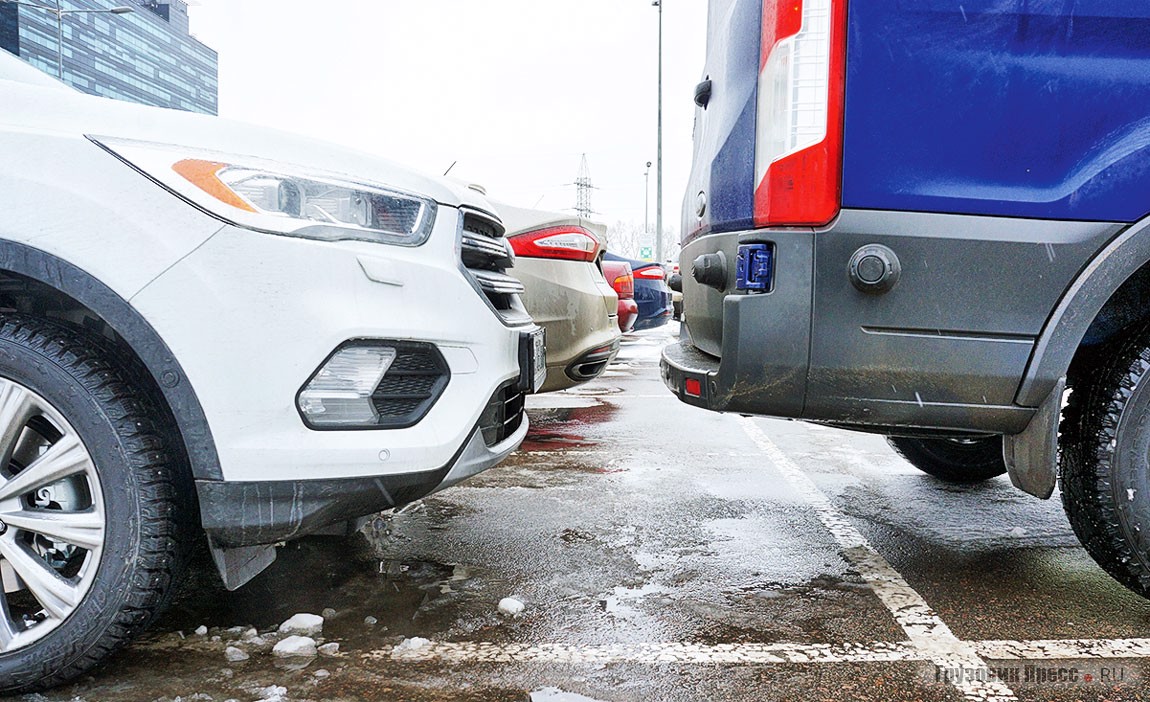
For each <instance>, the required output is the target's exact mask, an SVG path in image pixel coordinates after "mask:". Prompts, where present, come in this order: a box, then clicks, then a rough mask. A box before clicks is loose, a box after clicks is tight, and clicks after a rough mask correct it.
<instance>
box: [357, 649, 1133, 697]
mask: <svg viewBox="0 0 1150 702" xmlns="http://www.w3.org/2000/svg"><path fill="white" fill-rule="evenodd" d="M964 645H965V646H968V647H969V648H970V649H971V650H973V651H975V652H976V653H977V654H978V655H979V656H981V657H982V658H983V659H986V660H998V661H1069V660H1079V659H1118V658H1146V657H1150V639H1115V640H1101V639H1065V640H1050V641H971V642H965V644H964ZM361 658H362V659H364V660H383V659H391V660H402V661H443V662H445V663H572V664H584V663H589V664H606V663H641V664H642V663H645V664H652V663H684V664H726V665H772V664H784V663H831V664H834V663H895V662H909V661H930V662H932V663H935V665H938V661H937V654H936V652H934V651H930V650H926V649H924V648H923V647H922V646H920V645H919V644H917V643H915V642H895V643H892V642H885V641H875V642H871V643H847V644H786V643H778V644H764V643H742V644H716V645H711V646H707V645H702V644H691V643H650V644H620V645H615V646H576V645H566V644H535V645H531V644H516V643H510V644H496V643H487V642H462V643H445V642H431V641H428V642H427V643H425V644H423V645H422V646H420V645H413V644H410V643H409V644H408V646H406V647H403V648H398V647H388V648H383V649H380V650H377V651H371V652H368V653H364V654H362V655H361ZM989 668H990V666H988V665H987V664H986V663H985V662H984V661H983V660H979V661H978V664H977V665H976V666H974V669H979V670H981V669H989ZM968 669H970V668H968ZM979 699H987V698H984V697H980V698H979Z"/></svg>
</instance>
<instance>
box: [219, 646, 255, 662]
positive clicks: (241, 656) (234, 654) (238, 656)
mask: <svg viewBox="0 0 1150 702" xmlns="http://www.w3.org/2000/svg"><path fill="white" fill-rule="evenodd" d="M224 658H226V659H227V661H228V662H229V663H239V662H240V661H246V660H247V659H249V658H251V656H249V655H248V654H247V652H246V651H244V650H243V649H242V648H236V647H235V646H228V647H227V648H226V649H224Z"/></svg>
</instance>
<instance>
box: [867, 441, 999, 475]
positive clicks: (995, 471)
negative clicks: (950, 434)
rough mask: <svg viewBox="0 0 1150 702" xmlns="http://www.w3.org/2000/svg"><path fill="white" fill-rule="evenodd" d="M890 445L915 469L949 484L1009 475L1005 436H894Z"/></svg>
mask: <svg viewBox="0 0 1150 702" xmlns="http://www.w3.org/2000/svg"><path fill="white" fill-rule="evenodd" d="M887 442H888V443H889V444H890V445H891V447H892V448H893V449H894V450H895V451H897V452H898V454H899V455H901V456H902V457H903V458H905V459H906V460H908V461H910V463H911V464H912V465H913V466H914V467H915V468H918V469H919V470H921V471H922V472H923V473H926V474H927V475H931V476H934V477H935V478H938V479H939V480H943V481H946V482H948V483H980V482H982V481H984V480H990V479H991V478H996V477H998V476H1000V475H1002V474H1004V473H1006V461H1005V460H1004V459H1003V457H1002V437H1001V436H991V437H985V438H979V439H912V438H908V437H901V436H891V437H887Z"/></svg>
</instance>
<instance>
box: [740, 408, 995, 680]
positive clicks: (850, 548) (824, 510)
mask: <svg viewBox="0 0 1150 702" xmlns="http://www.w3.org/2000/svg"><path fill="white" fill-rule="evenodd" d="M739 423H740V424H741V425H742V427H743V431H745V432H746V434H747V436H749V437H750V438H751V440H752V441H754V442H755V445H756V446H758V447H759V450H760V451H762V452H763V453H764V454H766V456H767V458H769V459H770V461H771V463H773V464H775V468H776V469H777V470H778V471H779V473H780V474H782V476H783V478H785V479H786V481H787V482H788V483H789V484H790V485H791V487H792V488H794V489H795V490H796V491H797V492H798V493H799V494H800V495H802V497H803V498H804V499H805V500H806V501H807V502H808V503H809V504H810V505H811V507H812V508H814V510H815V514H816V515H817V516H818V518H819V521H821V522H822V523H823V526H825V527H826V528H827V531H829V532H830V533H831V536H833V537H834V539H835V541H837V542H838V543H839V546H841V547H842V553H843V557H844V558H846V559H847V561H849V562H850V563H851V565H853V566H854V568H855V569H856V570H857V571H858V572H859V574H860V575H861V576H862V578H863V580H865V581H866V582H867V584H868V585H870V587H871V589H872V590H874V593H875V595H877V596H878V598H879V600H880V601H881V602H882V603H883V604H884V605H885V606H886V608H887V609H888V610H890V613H891V616H893V617H894V619H895V622H897V623H898V625H899V626H901V627H902V630H903V631H904V632H906V635H907V638H909V639H910V641H911V643H912V644H913V645H914V646H915V647H916V648H918V649H919V650H920V651H921V652H922V653H923V657H924V658H925V659H926V660H929V661H931V662H932V663H934V664H935V665H936V666H938V668H939V669H940V670H955V669H984V668H986V667H987V665H986V662H985V661H983V660H982V659H981V658H980V657H979V654H978V651H977V649H976V648H975V647H974V646H973V645H971V644H970V643H968V642H964V641H962V640H960V639H959V638H958V637H957V636H955V635H954V633H953V632H952V631H951V630H950V627H948V626H947V625H946V623H945V622H943V621H942V620H941V619H939V617H938V615H937V614H935V612H934V610H932V609H931V608H930V606H929V605H927V603H926V600H924V599H923V598H922V596H921V595H919V594H918V593H917V592H915V590H914V588H912V587H911V586H910V585H909V584H908V583H907V582H906V580H904V579H903V577H902V576H901V575H899V574H898V571H896V570H895V569H894V568H892V567H891V565H890V564H889V563H887V561H886V559H885V558H883V557H882V556H881V555H879V553H878V551H875V550H874V548H873V547H872V546H871V545H870V543H869V542H868V541H867V540H866V537H864V536H863V535H862V533H861V532H859V530H858V529H855V528H854V526H852V525H851V524H850V522H848V521H847V520H846V518H845V517H844V516H843V515H842V513H841V512H839V511H838V510H837V509H836V508H835V506H834V505H833V504H831V501H830V500H829V499H827V496H826V495H824V494H823V492H822V491H821V490H819V488H818V486H817V485H815V483H814V481H812V480H811V479H810V478H809V477H807V474H806V473H804V472H803V471H802V469H801V468H799V466H798V465H797V464H796V463H795V462H794V461H792V460H791V459H790V458H788V457H787V455H786V454H785V453H783V452H782V450H780V449H779V447H778V446H776V445H775V443H774V442H773V441H771V440H770V439H769V438H768V437H767V435H766V434H764V433H763V431H762V429H760V428H759V426H758V425H757V424H755V423H754V422H753V421H752V420H750V419H747V418H745V417H740V418H739ZM958 677H960V678H961V679H958V680H952V681H951V682H952V684H954V686H955V687H957V688H958V690H959V691H960V692H961V693H962V694H963V696H964V697H966V699H969V700H987V701H994V702H1005V701H1006V700H1017V699H1018V698H1017V697H1016V696H1015V695H1014V691H1013V690H1011V689H1010V687H1008V686H1007V685H1005V684H1004V683H1002V682H999V681H996V680H978V679H968V678H967V677H966V676H958Z"/></svg>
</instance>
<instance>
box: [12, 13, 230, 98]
mask: <svg viewBox="0 0 1150 702" xmlns="http://www.w3.org/2000/svg"><path fill="white" fill-rule="evenodd" d="M37 1H38V2H39V3H40V4H43V5H46V6H54V5H55V2H56V0H37ZM120 5H128V6H130V7H132V8H133V9H134V10H135V11H134V12H131V13H128V14H116V15H113V14H109V13H104V12H99V13H87V12H76V13H68V12H67V10H97V9H99V10H108V9H111V8H112V7H113V6H120ZM61 7H62V9H64V10H65V13H64V15H63V25H62V29H63V35H64V41H63V56H64V82H65V83H67V84H69V85H71V86H73V87H74V88H76V89H78V90H80V91H82V92H85V93H90V94H92V95H103V96H105V97H110V98H116V99H119V100H130V101H132V102H139V103H143V104H145V105H156V106H159V107H173V108H176V109H180V110H190V111H192V112H206V113H208V114H213V115H214V114H216V112H217V110H218V105H219V99H218V93H219V89H218V75H219V72H218V60H217V55H216V52H215V50H214V49H211V48H209V47H207V46H205V45H204V44H202V43H201V42H200V41H199V40H197V39H196V38H195V37H193V36H192V34H191V31H190V28H189V23H188V5H187V3H186V2H184V0H114V2H113V0H61ZM58 29H59V27H58V26H57V19H56V13H55V12H52V11H50V10H46V9H42V8H39V7H34V6H31V5H25V4H22V5H17V4H15V3H12V2H4V1H3V0H0V48H2V49H5V50H7V51H9V52H11V53H13V54H16V55H17V56H19V57H20V58H22V59H24V60H25V61H27V62H28V63H30V64H32V65H34V66H36V67H38V68H40V69H42V70H43V71H44V72H46V73H49V74H51V75H56V74H57V57H58V56H59V55H60V54H59V51H60V47H59V44H58V42H57V39H56V37H57V31H58Z"/></svg>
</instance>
